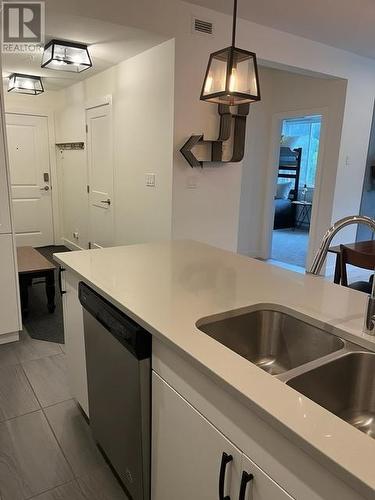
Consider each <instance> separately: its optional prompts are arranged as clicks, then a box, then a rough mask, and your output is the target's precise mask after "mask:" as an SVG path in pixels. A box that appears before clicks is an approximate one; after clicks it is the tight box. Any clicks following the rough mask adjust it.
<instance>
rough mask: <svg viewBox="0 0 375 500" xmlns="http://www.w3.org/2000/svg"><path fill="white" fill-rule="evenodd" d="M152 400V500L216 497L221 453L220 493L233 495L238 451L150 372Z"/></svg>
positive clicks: (210, 499) (211, 499) (237, 479)
mask: <svg viewBox="0 0 375 500" xmlns="http://www.w3.org/2000/svg"><path fill="white" fill-rule="evenodd" d="M152 401H153V403H152V500H177V499H178V500H192V499H194V500H218V498H220V497H219V476H220V468H221V461H222V455H223V453H226V454H227V455H231V456H232V457H233V460H232V461H231V462H229V463H228V464H227V467H226V474H225V486H224V494H225V495H230V498H231V499H233V500H237V499H238V493H239V484H240V472H241V459H242V456H241V452H240V451H239V450H238V449H237V448H236V447H235V446H233V444H232V443H231V442H230V441H228V440H227V439H226V438H225V437H224V436H223V435H222V434H221V433H220V432H218V430H217V429H216V428H215V427H213V426H212V425H211V424H210V422H209V421H208V420H206V419H205V418H204V417H203V416H202V415H201V414H200V413H198V412H197V411H196V410H195V409H194V408H193V407H192V406H191V405H190V404H189V403H187V402H186V401H185V400H184V399H183V398H182V397H181V396H180V395H179V394H178V393H177V392H176V391H174V389H172V388H171V387H170V386H169V385H168V384H167V383H166V382H165V381H164V380H163V379H161V378H160V377H159V376H158V375H157V374H156V373H155V372H153V373H152ZM267 500H271V497H269V498H268V499H267Z"/></svg>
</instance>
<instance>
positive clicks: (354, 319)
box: [55, 241, 375, 498]
mask: <svg viewBox="0 0 375 500" xmlns="http://www.w3.org/2000/svg"><path fill="white" fill-rule="evenodd" d="M55 258H56V260H57V261H58V262H59V263H60V264H61V265H62V266H64V267H66V268H69V269H71V270H73V271H75V272H76V273H77V274H78V275H79V276H80V277H81V278H82V280H83V281H84V282H86V283H87V284H88V285H91V286H92V287H93V288H94V289H95V290H97V291H98V292H99V293H101V294H102V295H103V296H104V297H105V298H107V299H108V300H109V301H110V302H112V303H113V304H114V305H116V306H117V307H118V308H119V309H121V310H122V311H123V312H125V313H127V314H128V315H129V316H131V317H132V318H133V319H135V320H136V321H137V322H139V323H140V324H141V325H142V326H144V327H145V328H146V329H147V330H148V331H149V332H150V333H151V334H153V335H155V336H156V337H157V338H158V339H160V340H162V341H165V342H168V344H169V345H172V346H174V347H175V348H176V349H177V350H178V351H179V352H180V353H185V355H187V356H188V357H190V359H191V358H193V359H194V360H195V361H196V362H198V366H200V367H201V368H202V370H204V371H205V372H206V373H208V374H210V375H211V376H212V377H214V378H215V379H216V380H217V379H220V380H221V381H223V382H225V384H226V387H227V389H228V390H229V391H231V392H233V393H234V394H235V395H236V396H237V397H239V398H240V399H241V400H242V401H243V402H244V403H245V404H247V405H248V406H249V407H251V408H252V409H253V410H254V411H257V412H258V413H259V414H261V416H262V417H263V418H264V419H265V420H267V421H269V422H270V424H271V425H273V426H276V427H278V428H279V430H280V432H283V433H284V435H287V436H288V437H289V438H290V439H291V440H293V441H294V442H296V443H297V444H298V445H299V446H301V447H304V448H305V449H306V451H307V452H308V453H310V454H312V455H314V456H315V457H316V458H317V459H319V460H320V461H323V462H325V463H326V464H327V466H331V467H333V470H334V472H336V473H337V474H339V475H340V476H341V477H342V478H343V479H345V480H347V481H348V483H349V484H350V485H352V486H353V487H355V488H356V489H357V490H358V491H359V492H360V493H363V494H364V496H366V497H368V498H371V495H372V494H373V495H375V493H374V492H375V472H374V471H375V468H374V467H375V465H374V464H375V440H374V439H371V438H370V437H368V436H367V435H365V434H363V433H361V432H360V431H358V430H357V429H355V428H354V427H352V426H350V425H349V424H347V423H345V422H344V421H342V420H341V419H339V418H338V417H336V416H335V415H333V414H332V413H330V412H328V411H326V410H325V409H323V408H322V407H320V406H319V405H317V404H315V403H314V402H312V401H311V400H309V399H308V398H306V397H304V396H302V395H301V394H299V393H297V392H296V391H294V390H293V389H291V388H290V387H288V386H287V385H285V384H284V383H282V382H281V381H279V380H277V379H275V378H274V377H272V376H271V375H269V374H267V373H265V372H263V371H262V370H261V369H260V368H258V367H256V366H255V365H253V364H251V363H250V362H249V361H247V360H246V359H244V358H242V357H241V356H239V355H237V354H235V353H234V352H232V351H231V350H229V349H228V348H226V347H225V346H223V345H221V344H220V343H219V342H217V341H215V340H214V339H212V338H211V337H209V336H208V335H205V334H204V333H202V332H201V331H199V330H198V329H197V327H196V322H197V321H198V320H199V319H201V318H203V317H205V316H210V315H213V314H218V313H222V312H226V311H230V310H233V309H238V308H247V307H249V308H250V309H251V308H252V307H254V306H256V305H259V304H275V305H278V306H279V308H280V307H281V308H291V309H293V310H294V311H295V312H296V315H297V316H302V317H306V316H307V317H308V321H310V322H312V323H315V324H317V326H320V327H323V328H325V329H327V330H329V331H332V332H334V333H337V334H338V335H340V336H341V337H344V338H346V339H347V340H350V341H352V342H355V343H357V344H360V345H362V346H363V347H367V348H370V349H372V350H374V351H375V339H373V338H372V337H369V336H367V335H365V334H363V333H362V331H361V330H362V324H363V317H364V310H365V307H366V295H365V294H363V293H361V292H356V291H353V290H349V289H347V288H344V287H340V286H337V285H334V284H332V283H330V282H328V281H327V280H324V279H322V278H318V277H315V276H309V275H306V276H305V275H302V274H297V273H293V272H291V271H287V270H285V269H281V268H278V267H274V266H272V265H269V264H266V263H263V262H260V261H257V260H254V259H250V258H248V257H243V256H239V255H236V254H233V253H231V252H226V251H224V250H219V249H217V248H214V247H211V246H208V245H204V244H202V243H197V242H193V241H174V242H162V243H151V244H144V245H132V246H122V247H114V248H106V249H99V250H84V251H77V252H67V253H61V254H55ZM374 376H375V374H374Z"/></svg>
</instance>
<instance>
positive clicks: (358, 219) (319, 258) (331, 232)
mask: <svg viewBox="0 0 375 500" xmlns="http://www.w3.org/2000/svg"><path fill="white" fill-rule="evenodd" d="M352 224H356V225H358V224H364V225H366V226H368V227H369V228H370V229H372V231H373V232H375V219H372V218H371V217H367V216H365V215H351V216H349V217H344V218H343V219H340V220H338V221H337V222H335V224H334V225H333V226H332V227H330V228H329V229H328V231H327V232H326V233H325V235H324V236H323V239H322V242H321V244H320V247H319V250H318V251H317V253H316V255H315V257H314V260H313V262H312V264H311V266H310V268H309V269H308V271H307V272H308V273H309V274H315V275H319V274H320V272H321V270H322V267H323V264H324V261H325V259H326V257H327V253H328V249H329V246H330V244H331V242H332V240H333V238H334V237H335V236H336V234H337V233H338V232H339V231H341V229H343V228H344V227H346V226H350V225H352Z"/></svg>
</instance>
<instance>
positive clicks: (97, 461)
mask: <svg viewBox="0 0 375 500" xmlns="http://www.w3.org/2000/svg"><path fill="white" fill-rule="evenodd" d="M44 413H45V415H46V417H47V419H48V421H49V423H50V425H51V427H52V430H53V432H54V434H55V436H56V438H57V440H58V442H59V444H60V446H61V448H62V450H63V452H64V455H65V457H66V459H67V460H68V462H69V464H70V466H71V467H72V469H73V473H74V474H75V476H84V475H86V474H89V473H90V472H92V471H93V470H94V469H95V468H96V467H98V466H104V465H105V461H104V459H103V457H102V455H101V453H100V452H99V450H98V448H97V447H96V445H95V442H94V439H93V437H92V435H91V430H90V427H89V425H88V424H87V422H86V420H85V419H84V418H83V416H82V414H81V412H80V410H79V409H78V407H77V404H76V403H75V402H74V401H73V400H70V401H65V402H63V403H59V404H57V405H54V406H50V407H49V408H46V409H45V410H44Z"/></svg>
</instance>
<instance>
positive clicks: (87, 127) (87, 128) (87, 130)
mask: <svg viewBox="0 0 375 500" xmlns="http://www.w3.org/2000/svg"><path fill="white" fill-rule="evenodd" d="M88 133H89V126H88V125H87V123H86V134H88Z"/></svg>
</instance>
